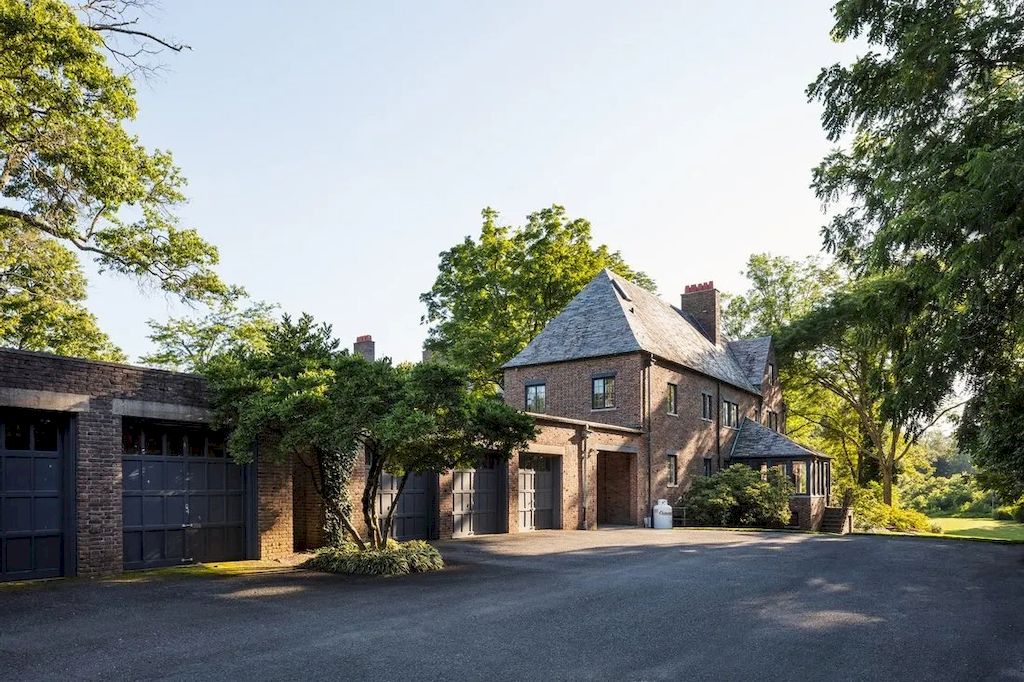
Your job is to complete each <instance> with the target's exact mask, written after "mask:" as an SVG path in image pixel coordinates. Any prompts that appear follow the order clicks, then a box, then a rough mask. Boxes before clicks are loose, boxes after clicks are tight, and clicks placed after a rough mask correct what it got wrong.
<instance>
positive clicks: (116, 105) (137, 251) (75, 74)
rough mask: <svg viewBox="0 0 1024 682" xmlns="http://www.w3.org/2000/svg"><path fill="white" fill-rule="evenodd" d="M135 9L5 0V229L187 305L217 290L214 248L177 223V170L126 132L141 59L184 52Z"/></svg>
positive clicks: (0, 188) (0, 80)
mask: <svg viewBox="0 0 1024 682" xmlns="http://www.w3.org/2000/svg"><path fill="white" fill-rule="evenodd" d="M136 4H140V3H134V2H131V1H130V0H128V1H124V0H122V1H117V2H114V1H105V0H96V1H94V2H88V3H83V4H81V5H78V6H71V5H69V4H68V3H65V2H61V1H59V0H0V217H2V218H3V219H4V222H3V224H2V225H0V228H3V229H5V230H8V229H18V230H21V231H23V232H34V233H35V234H37V235H39V236H41V237H45V238H47V239H50V240H52V242H53V243H54V244H57V245H59V246H60V247H61V248H65V249H69V250H72V251H77V252H79V253H81V254H85V255H87V256H89V257H91V258H93V259H94V260H95V262H96V263H97V265H98V267H99V269H100V270H101V271H109V272H113V273H118V274H121V275H126V276H129V277H131V278H135V279H137V280H139V281H140V282H143V283H149V284H154V283H155V284H156V285H157V286H159V287H160V288H162V289H163V290H164V291H166V292H169V293H172V294H175V295H178V296H181V297H183V298H188V299H199V298H205V297H209V296H211V295H219V294H221V293H223V291H224V285H223V284H222V283H221V281H220V280H219V279H218V277H217V275H216V274H215V273H214V271H213V269H212V267H213V266H214V265H215V264H216V262H217V251H216V249H215V248H214V247H213V246H211V245H210V244H208V243H207V242H205V241H204V240H203V239H202V238H201V237H200V236H199V234H198V233H197V232H195V231H194V230H192V229H186V228H182V227H181V226H179V224H178V221H177V219H176V217H175V213H174V211H175V208H176V207H177V205H178V204H180V203H181V202H182V201H183V199H184V195H183V187H184V178H183V177H182V175H181V172H180V171H179V169H178V168H177V166H175V165H174V162H173V160H172V159H171V156H170V154H169V153H167V152H165V151H160V150H149V149H147V148H145V147H144V146H143V145H142V144H141V142H140V141H139V140H138V138H137V137H136V136H135V135H134V134H132V133H131V132H129V130H128V125H129V124H130V123H131V121H132V120H133V119H134V118H135V115H136V113H137V106H136V101H135V89H134V86H133V84H132V78H131V72H133V71H134V67H135V66H138V65H139V64H142V62H141V61H139V58H140V56H142V55H144V54H146V53H148V52H150V51H151V50H150V49H149V48H147V46H148V45H155V46H167V47H171V48H178V47H180V46H176V45H173V44H172V43H169V42H167V41H164V40H161V39H159V38H157V37H155V36H153V35H152V34H150V33H149V32H147V31H145V30H144V29H143V28H141V27H140V26H139V24H138V21H137V18H133V17H132V16H130V15H129V14H126V12H128V11H130V10H133V9H136V8H135V5H136ZM125 40H129V41H140V42H135V43H125V42H124V41H125ZM30 293H32V292H31V291H30Z"/></svg>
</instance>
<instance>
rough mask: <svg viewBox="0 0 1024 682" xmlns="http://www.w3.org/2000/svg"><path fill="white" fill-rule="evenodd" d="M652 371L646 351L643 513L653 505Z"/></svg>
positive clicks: (649, 510) (652, 524) (648, 511)
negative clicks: (644, 496)
mask: <svg viewBox="0 0 1024 682" xmlns="http://www.w3.org/2000/svg"><path fill="white" fill-rule="evenodd" d="M653 373H654V356H653V355H651V354H650V353H648V354H647V390H646V391H645V393H646V395H645V396H644V409H645V410H646V415H645V416H644V421H645V422H646V428H645V429H644V431H645V432H646V435H647V511H646V512H644V513H645V514H650V513H652V511H651V510H652V509H653V507H652V505H651V495H652V489H653V482H652V479H651V466H652V463H653V461H654V457H653V453H652V450H651V448H652V444H651V375H652V374H653ZM653 526H654V516H653V515H652V516H651V527H653Z"/></svg>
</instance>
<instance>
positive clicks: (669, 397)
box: [665, 384, 679, 414]
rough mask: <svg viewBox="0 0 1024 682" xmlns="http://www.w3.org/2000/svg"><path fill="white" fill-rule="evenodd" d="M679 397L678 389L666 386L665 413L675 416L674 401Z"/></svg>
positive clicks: (672, 385)
mask: <svg viewBox="0 0 1024 682" xmlns="http://www.w3.org/2000/svg"><path fill="white" fill-rule="evenodd" d="M678 397H679V387H678V386H676V385H675V384H669V385H668V391H667V393H666V396H665V403H666V405H667V412H668V413H669V414H677V408H676V399H677V398H678Z"/></svg>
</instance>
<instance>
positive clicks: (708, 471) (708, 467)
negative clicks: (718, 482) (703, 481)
mask: <svg viewBox="0 0 1024 682" xmlns="http://www.w3.org/2000/svg"><path fill="white" fill-rule="evenodd" d="M711 460H712V458H711V457H710V456H705V457H704V478H711V473H712V472H711Z"/></svg>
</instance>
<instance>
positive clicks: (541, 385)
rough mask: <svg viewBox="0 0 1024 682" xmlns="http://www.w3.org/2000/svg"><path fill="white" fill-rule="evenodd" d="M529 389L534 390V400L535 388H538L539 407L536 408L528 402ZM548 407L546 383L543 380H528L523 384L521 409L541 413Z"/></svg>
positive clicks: (535, 396)
mask: <svg viewBox="0 0 1024 682" xmlns="http://www.w3.org/2000/svg"><path fill="white" fill-rule="evenodd" d="M530 389H533V390H534V400H536V398H537V395H536V392H537V389H540V394H541V395H540V409H536V408H535V407H532V406H531V403H530ZM547 407H548V387H547V383H545V382H543V381H528V382H526V383H525V384H524V385H523V409H524V410H526V411H527V412H535V413H537V414H542V413H544V412H546V411H547Z"/></svg>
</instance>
